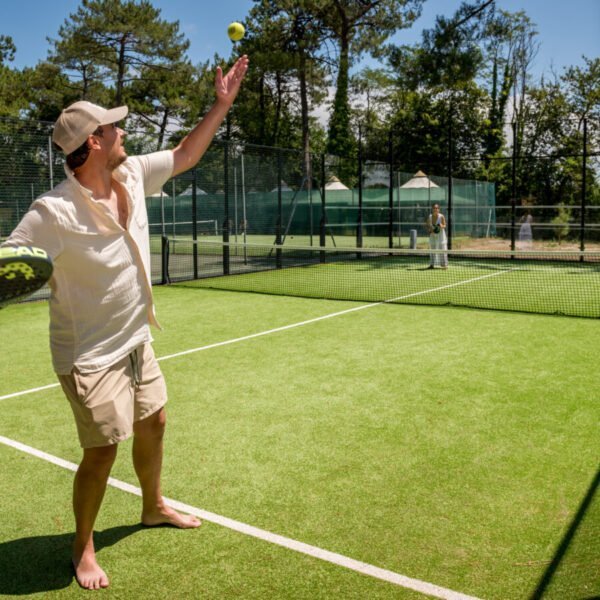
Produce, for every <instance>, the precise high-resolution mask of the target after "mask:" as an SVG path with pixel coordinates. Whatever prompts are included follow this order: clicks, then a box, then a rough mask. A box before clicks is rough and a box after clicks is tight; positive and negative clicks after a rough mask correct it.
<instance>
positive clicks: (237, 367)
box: [0, 287, 600, 599]
mask: <svg viewBox="0 0 600 600" xmlns="http://www.w3.org/2000/svg"><path fill="white" fill-rule="evenodd" d="M155 294H156V301H157V312H158V318H159V321H160V322H161V323H162V325H163V326H164V331H162V332H155V334H154V336H155V344H154V346H155V351H156V355H157V356H158V357H159V358H160V357H168V356H170V355H173V354H177V353H181V352H185V351H187V350H191V349H198V348H204V347H206V346H211V345H213V344H217V343H219V342H226V341H228V340H239V341H236V342H233V343H229V344H224V345H218V346H213V347H209V348H206V349H203V350H200V351H197V352H192V353H188V354H182V355H179V356H174V357H171V358H168V359H165V360H162V361H161V368H162V369H163V372H164V374H165V377H166V379H167V384H168V387H169V394H170V400H169V404H168V425H167V436H166V449H165V463H164V470H163V491H164V493H165V495H166V496H168V497H170V498H173V499H176V500H178V501H181V502H184V503H186V504H188V505H191V506H193V507H196V508H201V509H204V510H207V511H211V512H213V513H216V514H218V515H222V516H225V517H229V518H232V519H236V520H238V521H241V522H243V523H246V524H249V525H252V526H255V527H259V528H261V529H263V530H266V531H268V532H272V533H275V534H279V535H282V536H286V537H288V538H291V539H293V540H297V541H299V542H304V543H307V544H311V545H313V546H315V547H318V548H321V549H324V550H328V551H331V552H336V553H339V554H342V555H344V556H346V557H349V558H352V559H356V560H360V561H363V562H365V563H368V564H371V565H374V566H376V567H380V568H383V569H387V570H389V571H393V572H395V573H399V574H401V575H404V576H407V577H411V578H414V579H417V580H420V581H422V582H428V583H431V584H435V585H438V586H442V587H444V588H447V589H449V590H454V591H456V592H460V593H463V594H468V595H471V596H475V597H479V598H491V599H495V598H498V599H506V598H511V599H512V598H515V599H517V598H530V597H534V596H535V594H536V590H537V593H538V597H543V598H557V599H558V598H561V599H562V598H565V597H569V598H591V597H594V596H595V595H598V594H600V576H599V575H598V574H599V573H600V565H599V562H598V557H599V556H600V508H599V499H598V497H597V494H595V493H594V490H595V486H596V485H597V480H598V475H597V474H598V458H599V456H600V452H599V451H600V436H599V435H598V429H599V427H598V426H599V424H600V408H599V403H598V398H597V392H596V391H595V390H597V381H596V380H597V339H598V336H599V334H600V321H598V320H596V319H582V318H567V317H556V316H543V315H528V314H520V313H512V312H497V311H480V310H472V309H460V308H446V307H429V306H408V305H402V306H396V305H376V306H375V305H373V306H371V307H370V308H367V309H363V310H356V311H354V312H346V313H344V314H339V315H337V316H335V317H331V318H327V319H321V320H317V321H313V322H310V323H307V324H305V325H302V326H298V327H293V328H287V329H283V328H284V327H285V326H286V325H291V324H295V323H301V322H306V321H311V320H314V319H317V318H319V317H323V316H325V315H330V314H333V313H340V312H342V311H346V310H349V309H352V308H356V307H359V306H362V304H361V303H357V302H339V301H332V300H314V299H305V298H290V297H281V296H271V295H263V294H250V293H237V292H231V291H219V290H205V289H189V288H182V287H157V288H155ZM47 328H48V319H47V305H46V303H44V302H37V303H29V304H24V305H18V306H10V307H8V308H5V309H3V310H2V311H0V331H1V333H2V335H1V338H2V344H3V350H4V352H3V353H2V355H1V356H0V372H1V373H2V377H1V378H0V397H4V396H7V395H11V394H14V393H17V392H19V391H23V390H28V389H31V388H37V387H41V386H46V385H50V384H53V383H54V382H55V378H54V375H53V373H52V369H51V364H50V359H49V351H48V340H47ZM278 328H282V329H279V330H278V331H274V332H272V333H268V334H265V335H261V336H256V337H248V336H253V334H257V333H261V332H268V331H271V330H274V329H278ZM240 338H246V339H240ZM595 349H596V350H595ZM0 407H1V408H2V411H1V413H0V414H1V415H2V417H1V419H0V436H4V437H5V438H7V439H9V440H15V441H17V442H20V443H22V444H26V445H28V446H30V447H32V448H35V449H37V450H40V451H43V452H46V453H48V454H50V455H53V456H56V457H59V458H61V459H63V460H66V461H69V462H71V463H77V461H78V459H79V456H80V449H79V447H78V443H77V439H76V433H75V426H74V424H73V422H72V416H71V414H70V409H69V408H68V404H67V402H66V400H64V399H63V397H62V392H61V391H60V388H58V387H50V388H48V389H45V390H41V391H38V392H34V393H31V394H27V395H20V396H13V397H9V398H4V399H1V400H0ZM0 464H1V465H2V483H3V494H2V497H1V500H0V515H1V517H0V520H1V522H2V526H1V527H0V594H3V595H7V596H19V597H23V596H27V597H56V598H62V597H65V598H66V597H79V596H80V595H81V594H82V593H83V592H82V591H81V590H80V589H79V588H78V586H77V584H76V583H75V582H74V580H73V578H72V575H71V572H70V568H69V544H70V540H71V536H72V533H73V522H72V516H71V508H70V502H71V499H70V494H71V483H72V473H71V472H70V471H68V470H66V469H63V468H61V467H59V466H57V465H54V464H51V463H49V462H47V461H45V460H42V459H40V458H37V457H35V456H32V455H30V454H27V453H24V452H21V451H19V450H17V449H15V448H13V447H11V446H8V445H6V444H0ZM112 475H113V477H115V478H116V479H119V480H121V481H124V482H127V483H131V484H134V485H136V484H137V482H136V479H135V475H134V472H133V468H132V466H131V462H130V442H125V443H124V444H122V447H121V448H120V453H119V457H118V459H117V463H116V464H115V468H114V470H113V473H112ZM139 511H140V499H139V498H138V497H137V496H134V495H131V494H128V493H126V492H124V491H121V490H118V489H113V488H110V487H109V489H108V491H107V495H106V498H105V501H104V504H103V507H102V510H101V513H100V517H99V520H98V524H97V531H98V534H97V540H98V547H99V561H100V563H101V564H102V565H103V566H104V567H105V569H106V570H107V572H108V574H109V576H110V577H111V587H110V588H109V590H108V591H103V592H97V593H99V594H100V595H104V596H105V595H107V594H108V595H110V596H111V597H113V596H114V597H117V598H147V597H170V598H173V597H181V598H190V597H194V598H241V597H243V598H357V599H358V598H422V597H426V596H424V595H422V594H419V593H417V592H415V591H410V590H407V589H405V588H402V587H400V586H397V585H394V584H392V583H388V582H385V581H381V580H378V579H375V578H373V577H369V576H366V575H361V574H358V573H356V572H354V571H352V570H350V569H346V568H343V567H341V566H337V565H333V564H330V563H328V562H325V561H322V560H319V559H317V558H314V557H310V556H306V555H303V554H301V553H298V552H294V551H292V550H289V549H286V548H282V547H280V546H277V545H274V544H272V543H269V542H266V541H263V540H258V539H255V538H252V537H249V536H246V535H243V534H241V533H238V532H236V531H233V530H231V529H228V528H226V527H223V526H220V525H217V524H214V523H211V522H205V523H204V524H203V525H202V527H201V528H200V529H198V530H196V531H176V530H172V529H167V528H160V529H152V530H149V529H142V528H140V527H139V526H138V525H137V523H138V518H139ZM92 593H93V592H92ZM565 594H567V595H565Z"/></svg>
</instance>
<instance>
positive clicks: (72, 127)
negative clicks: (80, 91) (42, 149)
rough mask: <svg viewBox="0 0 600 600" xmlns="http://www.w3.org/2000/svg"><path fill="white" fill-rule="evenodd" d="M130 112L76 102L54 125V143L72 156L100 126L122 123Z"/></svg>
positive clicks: (119, 108)
mask: <svg viewBox="0 0 600 600" xmlns="http://www.w3.org/2000/svg"><path fill="white" fill-rule="evenodd" d="M128 112H129V109H128V108H127V107H126V106H119V107H117V108H111V109H110V110H107V109H106V108H102V107H101V106H98V105H97V104H92V103H91V102H87V101H86V100H81V101H79V102H75V103H74V104H71V106H67V108H65V109H64V110H63V111H62V112H61V113H60V117H58V119H57V120H56V123H55V124H54V131H53V133H52V141H53V142H54V143H55V144H56V145H58V146H60V147H61V149H62V151H63V152H64V153H65V154H71V152H73V151H74V150H77V148H79V146H81V145H82V144H83V142H85V140H87V137H88V135H90V134H92V133H94V131H96V129H97V128H98V127H99V126H100V125H109V124H110V123H116V122H117V121H121V120H123V119H124V118H125V117H126V116H127V113H128Z"/></svg>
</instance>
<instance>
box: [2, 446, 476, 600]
mask: <svg viewBox="0 0 600 600" xmlns="http://www.w3.org/2000/svg"><path fill="white" fill-rule="evenodd" d="M0 443H2V444H5V445H6V446H10V447H11V448H15V449H16V450H20V451H21V452H25V453H27V454H31V455H32V456H35V457H36V458H41V459H42V460H45V461H47V462H50V463H52V464H54V465H57V466H59V467H62V468H63V469H67V470H69V471H76V470H77V465H76V464H75V463H72V462H69V461H66V460H63V459H62V458H58V457H57V456H53V455H52V454H48V453H46V452H42V451H41V450H37V449H36V448H32V447H31V446H26V445H25V444H22V443H20V442H17V441H15V440H11V439H9V438H6V437H4V436H1V435H0ZM108 484H109V485H110V486H112V487H114V488H117V489H119V490H122V491H124V492H128V493H130V494H134V495H135V496H141V495H142V492H141V490H140V488H138V487H136V486H134V485H131V484H129V483H126V482H124V481H120V480H119V479H115V478H114V477H110V478H109V479H108ZM165 502H166V504H167V505H168V506H170V507H171V508H174V509H175V510H180V511H182V512H185V513H188V514H190V515H195V516H196V517H199V518H201V519H204V520H205V521H209V522H210V523H215V524H216V525H221V526H222V527H226V528H228V529H232V530H233V531H237V532H238V533H243V534H244V535H248V536H251V537H254V538H257V539H259V540H263V541H265V542H269V543H271V544H275V545H276V546H282V547H283V548H287V549H288V550H293V551H295V552H300V553H301V554H306V555H307V556H311V557H313V558H318V559H319V560H323V561H325V562H328V563H332V564H334V565H338V566H340V567H344V568H346V569H350V570H351V571H356V572H358V573H362V574H363V575H368V576H370V577H374V578H375V579H380V580H382V581H386V582H388V583H393V584H395V585H397V586H400V587H403V588H406V589H409V590H414V591H416V592H420V593H422V594H428V595H430V596H433V597H435V598H442V599H444V600H478V599H477V598H476V597H475V596H468V595H466V594H461V593H460V592H455V591H453V590H449V589H447V588H444V587H440V586H438V585H435V584H433V583H428V582H427V581H421V580H420V579H413V578H412V577H406V576H405V575H400V574H399V573H395V572H394V571H389V570H387V569H382V568H380V567H376V566H374V565H370V564H369V563H365V562H362V561H359V560H355V559H353V558H350V557H348V556H344V555H343V554H338V553H337V552H330V551H329V550H324V549H323V548H319V547H317V546H311V545H310V544H305V543H304V542H299V541H297V540H294V539H292V538H288V537H285V536H282V535H278V534H276V533H271V532H270V531H266V530H265V529H259V528H258V527H253V526H252V525H247V524H246V523H242V522H241V521H235V520H234V519H229V518H228V517H223V516H221V515H217V514H216V513H212V512H208V511H206V510H202V509H201V508H196V507H195V506H190V505H189V504H184V503H183V502H179V501H177V500H172V499H170V498H165Z"/></svg>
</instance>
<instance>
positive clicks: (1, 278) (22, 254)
mask: <svg viewBox="0 0 600 600" xmlns="http://www.w3.org/2000/svg"><path fill="white" fill-rule="evenodd" d="M51 275H52V261H51V260H50V258H49V257H48V254H46V251H45V250H42V249H41V248H33V247H32V246H16V247H6V248H0V308H2V307H3V306H5V305H6V304H10V303H11V302H17V301H19V300H22V299H23V298H26V297H27V296H29V294H32V293H33V292H35V291H36V290H37V289H39V288H41V287H42V286H43V285H44V284H45V283H46V282H47V281H48V279H50V276H51Z"/></svg>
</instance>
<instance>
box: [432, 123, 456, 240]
mask: <svg viewBox="0 0 600 600" xmlns="http://www.w3.org/2000/svg"><path fill="white" fill-rule="evenodd" d="M453 163H454V144H453V139H452V114H450V121H449V123H448V220H447V223H446V229H447V231H446V237H447V239H448V250H452V221H453V219H452V210H453V202H452V201H453V196H454V190H453V187H452V175H453V170H454V164H453ZM430 193H431V192H430ZM430 204H431V202H430ZM429 210H431V206H429Z"/></svg>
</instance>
